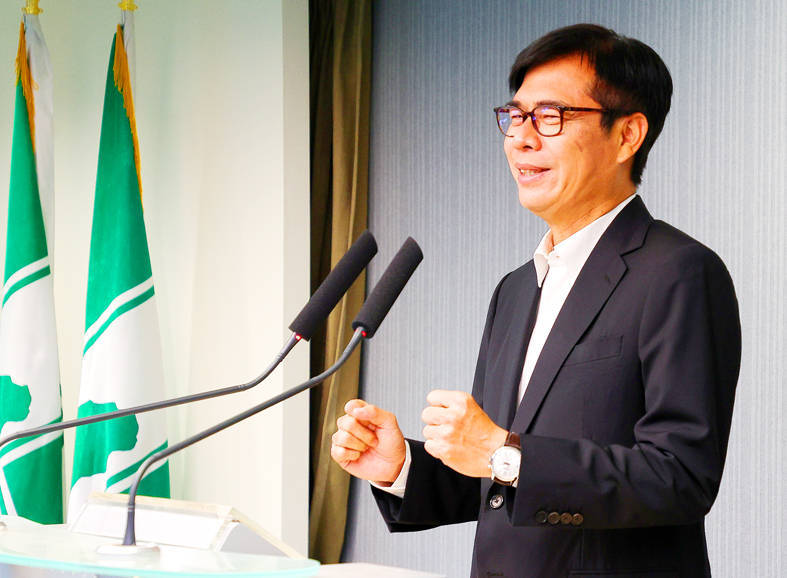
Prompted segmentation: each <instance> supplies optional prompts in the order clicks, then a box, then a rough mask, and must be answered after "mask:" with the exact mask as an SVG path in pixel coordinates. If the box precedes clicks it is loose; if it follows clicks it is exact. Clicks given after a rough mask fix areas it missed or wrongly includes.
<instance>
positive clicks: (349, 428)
mask: <svg viewBox="0 0 787 578" xmlns="http://www.w3.org/2000/svg"><path fill="white" fill-rule="evenodd" d="M344 411H345V412H347V413H346V414H345V415H343V416H342V417H340V418H339V419H338V420H336V425H337V426H338V427H339V429H338V431H337V432H336V433H335V434H333V437H332V438H331V442H332V443H331V457H332V458H333V459H334V461H336V463H338V464H339V465H340V466H341V467H342V468H343V469H344V470H346V471H347V472H348V473H350V474H352V475H353V476H356V477H358V478H361V479H364V480H370V481H372V482H376V483H378V484H381V485H390V484H392V483H393V482H394V481H395V480H396V478H397V476H399V472H400V471H401V470H402V466H403V465H404V459H405V453H406V450H405V441H404V436H403V435H402V431H401V430H400V429H399V424H397V423H396V416H395V415H394V414H392V413H390V412H387V411H385V410H382V409H380V408H378V407H376V406H373V405H370V404H368V403H366V402H365V401H363V400H361V399H353V400H350V401H348V402H347V403H346V404H345V406H344Z"/></svg>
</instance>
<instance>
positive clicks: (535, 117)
mask: <svg viewBox="0 0 787 578" xmlns="http://www.w3.org/2000/svg"><path fill="white" fill-rule="evenodd" d="M566 111H569V112H575V111H576V112H622V111H616V110H613V109H610V108H584V107H580V106H561V105H558V104H542V105H540V106H537V107H535V108H534V109H533V110H531V111H530V112H525V111H524V110H522V109H521V108H519V107H516V106H513V105H510V104H509V105H506V106H498V107H495V116H496V117H497V127H498V128H499V129H500V132H502V133H503V134H504V135H505V136H513V135H511V134H510V130H511V127H517V126H522V125H523V124H525V120H526V119H527V117H530V120H531V122H532V123H533V128H534V129H536V132H537V133H538V134H540V135H541V136H557V135H559V134H560V133H561V132H562V131H563V122H564V121H565V118H564V113H565V112H566Z"/></svg>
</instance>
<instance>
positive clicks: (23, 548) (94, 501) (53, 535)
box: [0, 494, 320, 578]
mask: <svg viewBox="0 0 787 578" xmlns="http://www.w3.org/2000/svg"><path fill="white" fill-rule="evenodd" d="M126 500H127V497H126V496H113V495H109V494H94V495H93V496H91V499H90V501H89V502H88V504H87V505H86V506H85V508H84V509H83V510H82V512H81V513H80V514H79V516H78V517H77V520H76V521H75V522H74V523H73V524H72V526H71V528H67V527H66V526H64V525H54V526H44V525H41V524H36V523H35V522H31V521H29V520H25V519H24V518H17V517H12V516H2V517H1V519H2V521H3V522H4V524H5V527H4V528H3V529H0V564H1V565H2V567H0V578H43V577H44V576H47V577H53V576H63V577H64V578H65V577H74V576H77V577H80V578H87V577H93V576H102V577H103V576H140V577H141V576H194V577H215V576H238V577H251V576H259V577H274V576H282V577H289V576H293V577H295V576H315V575H316V574H317V572H318V570H319V566H320V564H319V562H317V561H315V560H310V559H308V558H305V557H303V556H300V555H299V554H298V553H297V552H295V551H294V550H293V549H292V548H290V547H289V546H287V545H286V544H284V543H282V542H281V541H280V540H278V539H276V538H275V537H274V536H272V535H270V534H268V533H267V532H265V531H264V529H262V528H260V527H259V526H258V525H256V524H255V523H254V522H252V521H251V520H249V519H248V518H246V517H245V516H243V514H241V513H240V512H238V511H237V510H235V509H233V508H230V507H228V506H218V505H210V504H197V503H193V502H182V501H177V500H165V499H159V498H145V497H142V496H140V497H138V499H137V512H136V518H137V540H138V544H140V545H144V544H145V543H146V542H148V543H154V544H155V548H151V549H144V548H142V549H140V550H139V551H135V552H121V553H118V552H116V551H113V550H117V548H113V547H112V546H113V545H117V544H119V543H120V541H121V539H120V536H121V535H122V534H123V531H124V529H125V510H126V508H125V506H126ZM108 546H109V548H108Z"/></svg>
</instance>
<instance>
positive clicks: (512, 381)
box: [484, 264, 540, 428]
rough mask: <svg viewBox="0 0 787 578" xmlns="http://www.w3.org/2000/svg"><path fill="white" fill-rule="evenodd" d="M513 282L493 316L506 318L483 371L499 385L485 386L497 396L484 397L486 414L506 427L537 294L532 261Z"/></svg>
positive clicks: (515, 397) (533, 317)
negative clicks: (513, 289)
mask: <svg viewBox="0 0 787 578" xmlns="http://www.w3.org/2000/svg"><path fill="white" fill-rule="evenodd" d="M517 285H518V286H519V288H518V291H517V294H516V296H515V298H514V299H512V300H510V301H504V302H506V303H507V305H506V307H505V309H502V308H501V310H498V312H497V314H496V317H500V318H502V319H508V320H509V321H508V325H507V329H506V332H505V335H504V336H503V338H502V340H500V341H499V342H497V343H496V346H495V357H494V361H493V365H492V366H491V367H490V368H489V371H488V372H487V375H489V376H493V377H492V379H494V381H495V382H496V383H497V384H499V387H492V388H487V390H486V391H487V392H488V393H489V394H490V395H494V396H499V397H498V398H497V399H495V398H490V399H488V400H484V406H485V407H486V408H488V409H487V413H488V414H489V417H491V418H492V420H493V421H494V422H495V423H497V424H498V425H499V426H500V427H503V428H508V427H509V425H510V424H511V420H512V419H513V416H514V410H515V409H516V399H517V392H518V391H519V381H520V379H521V377H522V365H523V363H524V359H525V351H526V348H527V344H528V341H529V338H530V332H529V331H528V329H531V331H532V325H533V323H534V322H535V313H536V311H537V306H538V296H539V295H540V290H539V288H538V282H537V280H536V272H535V268H534V267H533V266H532V264H531V266H530V267H529V268H528V270H527V271H525V274H524V278H523V279H522V281H521V282H520V283H518V284H517Z"/></svg>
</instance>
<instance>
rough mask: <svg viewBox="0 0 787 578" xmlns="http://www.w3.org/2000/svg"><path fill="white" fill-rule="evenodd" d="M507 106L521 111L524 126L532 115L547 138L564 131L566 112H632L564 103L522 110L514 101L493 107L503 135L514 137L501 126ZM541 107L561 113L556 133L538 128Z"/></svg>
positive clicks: (536, 124)
mask: <svg viewBox="0 0 787 578" xmlns="http://www.w3.org/2000/svg"><path fill="white" fill-rule="evenodd" d="M507 108H508V109H510V108H515V109H516V110H518V111H519V112H521V113H522V116H523V119H522V124H521V125H519V126H524V124H525V121H526V120H527V118H528V117H530V122H531V124H532V125H533V129H535V131H536V132H537V133H538V134H540V135H541V136H543V137H547V138H549V137H553V136H558V135H560V133H562V132H563V125H564V122H565V120H566V119H565V113H566V112H602V113H617V114H622V115H626V114H632V113H631V112H629V111H625V110H620V109H615V108H587V107H584V106H564V105H562V104H539V105H537V106H534V107H533V110H531V111H525V110H522V109H521V108H519V107H518V106H517V105H515V104H513V103H512V104H506V105H503V106H496V107H495V108H494V109H493V110H494V111H495V123H496V124H497V128H498V129H499V130H500V132H501V133H503V136H505V137H513V135H510V134H506V133H505V132H503V127H502V126H500V117H499V116H498V115H499V114H500V112H499V111H501V110H503V109H507ZM539 108H554V109H556V110H557V111H558V112H559V113H560V128H559V129H558V131H557V132H556V133H555V134H544V133H542V132H541V130H540V129H539V128H538V122H537V121H536V115H535V113H536V110H537V109H539ZM569 120H571V119H569Z"/></svg>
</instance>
